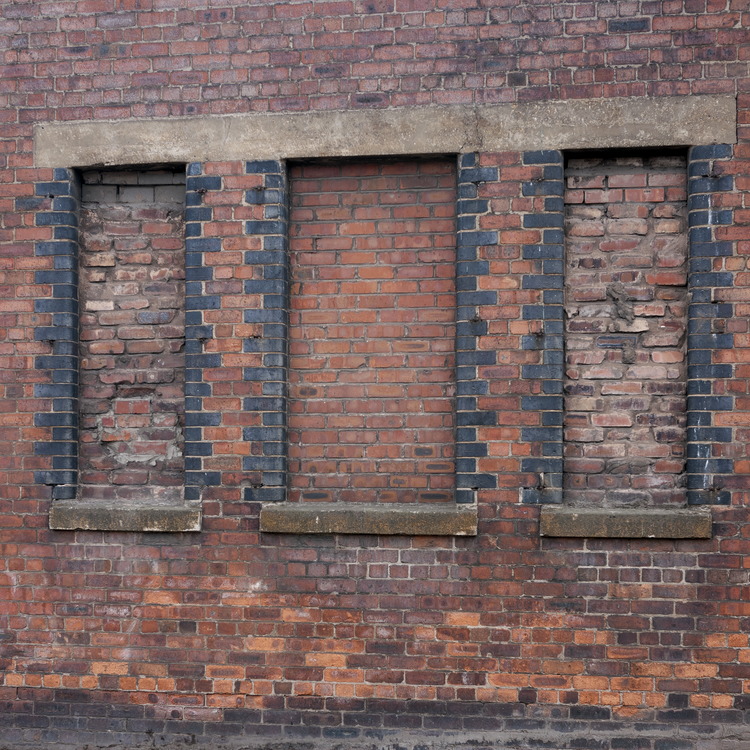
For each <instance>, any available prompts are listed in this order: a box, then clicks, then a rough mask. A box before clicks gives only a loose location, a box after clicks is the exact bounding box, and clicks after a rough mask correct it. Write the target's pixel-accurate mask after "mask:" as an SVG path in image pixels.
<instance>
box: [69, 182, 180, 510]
mask: <svg viewBox="0 0 750 750" xmlns="http://www.w3.org/2000/svg"><path fill="white" fill-rule="evenodd" d="M184 182H185V174H184V170H181V171H179V172H177V173H174V172H169V171H151V172H137V171H132V172H107V171H96V172H86V173H84V175H83V190H82V196H81V198H82V207H81V219H80V232H81V239H80V266H81V272H80V282H79V303H80V310H81V316H80V334H79V335H80V341H81V360H80V388H81V393H80V401H79V412H80V421H79V441H80V450H79V472H80V473H79V477H78V481H79V496H80V497H81V498H84V499H94V500H95V499H112V498H120V499H122V500H126V499H128V498H136V499H140V500H142V499H145V498H149V497H151V498H153V499H159V500H166V501H169V500H170V499H171V500H173V501H174V500H176V499H177V498H179V497H180V496H181V495H182V488H183V485H184V466H183V444H184V437H183V428H184V412H185V403H184V402H185V383H184V369H185V361H184V345H185V317H184V308H185V288H184V279H185V262H184V236H183V235H184V222H183V214H184V202H185V187H184Z"/></svg>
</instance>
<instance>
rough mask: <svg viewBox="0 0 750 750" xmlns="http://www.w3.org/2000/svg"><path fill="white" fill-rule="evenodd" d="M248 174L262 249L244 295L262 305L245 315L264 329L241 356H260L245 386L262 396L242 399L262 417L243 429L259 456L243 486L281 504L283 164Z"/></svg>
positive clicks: (249, 496) (255, 164) (284, 448)
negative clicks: (257, 271)
mask: <svg viewBox="0 0 750 750" xmlns="http://www.w3.org/2000/svg"><path fill="white" fill-rule="evenodd" d="M245 172H246V174H254V175H259V176H261V177H262V180H263V186H262V188H260V189H257V190H247V191H246V192H245V204H246V205H254V206H259V207H262V219H258V220H254V221H246V222H245V235H246V236H256V237H260V247H261V249H260V250H248V251H247V252H245V263H246V265H247V266H259V267H260V268H262V278H261V279H248V280H246V281H245V287H244V291H245V294H258V295H260V297H261V300H262V302H261V307H260V308H257V309H249V310H245V312H244V322H245V323H256V324H261V325H262V327H263V328H262V331H263V333H262V336H261V337H259V338H246V339H245V340H244V342H243V345H242V351H243V352H257V353H259V354H262V366H260V367H245V368H244V370H243V373H242V377H243V379H244V380H245V381H246V382H255V383H258V382H259V383H261V393H262V395H261V396H252V397H248V398H245V399H244V402H243V408H244V409H245V411H254V412H256V413H258V412H260V413H261V414H262V417H261V421H262V426H260V427H245V428H243V430H242V436H243V439H244V440H245V441H248V442H259V443H261V444H262V446H263V452H262V454H261V455H252V454H251V455H247V456H245V457H244V458H243V463H242V468H243V469H244V471H246V472H253V473H257V474H258V475H259V476H260V481H259V482H257V483H256V484H254V485H253V486H250V487H245V490H244V499H245V500H247V501H252V502H258V501H263V502H279V501H283V500H285V499H286V488H287V455H288V441H287V420H286V413H287V376H288V355H287V348H288V337H289V314H288V310H289V257H288V255H289V253H288V250H289V240H288V235H289V218H288V213H289V212H288V187H287V174H286V164H285V163H284V162H281V161H275V160H268V161H248V162H246V163H245Z"/></svg>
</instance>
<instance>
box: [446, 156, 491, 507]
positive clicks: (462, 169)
mask: <svg viewBox="0 0 750 750" xmlns="http://www.w3.org/2000/svg"><path fill="white" fill-rule="evenodd" d="M498 178H499V170H498V169H497V167H480V166H479V158H478V155H477V154H461V156H459V159H458V204H457V215H456V227H457V235H456V391H457V399H456V502H457V503H474V502H476V493H477V490H479V489H486V488H494V487H497V477H496V476H495V475H494V474H483V473H480V472H478V471H477V462H478V459H481V458H483V457H484V456H486V455H487V445H486V443H485V442H483V441H481V440H479V439H478V435H477V432H478V428H481V427H482V426H494V425H496V424H497V414H496V412H494V411H481V410H478V409H477V406H476V401H477V399H476V396H482V395H486V394H488V393H489V382H488V381H487V379H486V378H483V377H482V376H481V372H482V366H485V365H493V364H495V363H496V361H497V356H496V353H495V352H494V351H480V350H479V346H478V342H479V338H480V337H481V336H484V335H486V333H487V321H486V319H485V318H484V316H483V315H482V307H485V306H494V305H497V292H495V291H490V290H480V279H481V278H482V277H484V276H489V273H490V264H489V261H487V260H486V259H484V258H483V254H482V253H481V252H480V248H481V247H483V246H485V245H496V244H497V242H498V234H497V232H496V231H487V230H484V229H482V227H481V226H480V221H481V217H482V216H485V215H488V214H489V213H490V201H489V199H487V198H485V197H482V196H481V191H480V187H479V186H480V185H481V184H482V183H486V182H497V180H498Z"/></svg>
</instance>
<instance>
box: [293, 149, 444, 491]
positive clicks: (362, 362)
mask: <svg viewBox="0 0 750 750" xmlns="http://www.w3.org/2000/svg"><path fill="white" fill-rule="evenodd" d="M455 168H456V165H455V160H453V161H438V162H435V161H424V162H401V161H399V162H392V163H388V162H384V163H382V164H379V163H378V162H372V161H370V162H353V163H351V164H345V165H343V166H342V165H335V166H303V167H296V168H294V169H292V171H291V173H290V177H291V181H290V195H291V212H290V216H289V219H290V247H289V251H290V253H289V258H290V265H291V271H290V278H291V285H292V286H291V300H290V309H291V319H290V327H289V353H290V363H289V368H290V372H289V433H290V434H289V445H290V453H289V458H290V467H289V470H290V489H291V497H290V499H295V498H296V497H299V498H300V499H302V500H305V499H308V500H319V501H320V500H326V501H329V500H356V501H364V502H368V501H369V502H374V501H377V502H419V501H420V500H422V501H440V502H451V501H452V500H453V485H454V464H453V451H454V440H453V427H454V425H453V412H454V404H453V396H454V395H455V376H454V372H455V364H456V363H455V336H456V326H455V317H456V295H455V266H456V239H455V237H456V226H455V214H456V175H455Z"/></svg>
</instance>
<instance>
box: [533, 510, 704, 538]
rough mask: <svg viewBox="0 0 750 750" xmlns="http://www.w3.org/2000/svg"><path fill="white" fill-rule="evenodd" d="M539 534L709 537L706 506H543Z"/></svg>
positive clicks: (557, 535)
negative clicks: (611, 507)
mask: <svg viewBox="0 0 750 750" xmlns="http://www.w3.org/2000/svg"><path fill="white" fill-rule="evenodd" d="M539 534H540V536H552V537H599V538H610V539H710V538H711V510H710V509H709V508H701V507H696V508H659V509H652V508H614V509H601V510H600V509H598V508H571V507H568V506H551V505H548V506H546V507H543V508H542V512H541V518H540V526H539Z"/></svg>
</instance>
